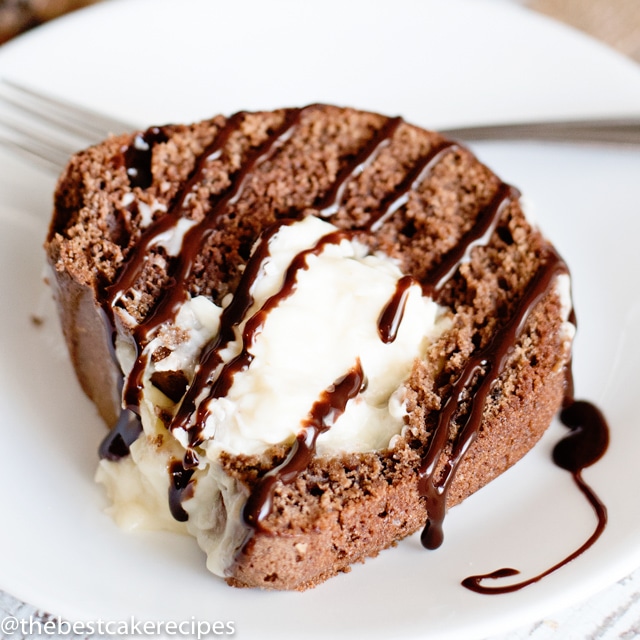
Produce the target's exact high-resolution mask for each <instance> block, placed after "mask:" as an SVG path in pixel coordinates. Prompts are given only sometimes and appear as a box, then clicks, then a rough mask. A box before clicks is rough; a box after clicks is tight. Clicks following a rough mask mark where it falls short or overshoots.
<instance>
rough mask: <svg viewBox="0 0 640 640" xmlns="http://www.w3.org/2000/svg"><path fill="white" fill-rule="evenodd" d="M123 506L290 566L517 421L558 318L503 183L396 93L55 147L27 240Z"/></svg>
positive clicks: (373, 549) (535, 394) (474, 464)
mask: <svg viewBox="0 0 640 640" xmlns="http://www.w3.org/2000/svg"><path fill="white" fill-rule="evenodd" d="M46 251H47V255H48V259H49V263H50V265H51V267H52V271H53V274H54V277H53V282H54V284H55V293H56V297H57V302H58V307H59V310H60V317H61V320H62V325H63V328H64V333H65V337H66V340H67V343H68V346H69V351H70V354H71V358H72V360H73V364H74V366H75V369H76V372H77V375H78V378H79V380H80V383H81V384H82V386H83V388H84V389H85V391H86V393H87V394H88V395H89V397H90V398H91V399H92V400H93V401H94V402H95V404H96V405H97V407H98V409H99V411H100V414H101V415H102V417H103V418H104V420H105V422H106V423H107V424H108V425H109V427H111V431H110V433H109V435H108V437H107V438H106V439H105V442H104V443H103V445H102V447H101V456H102V461H101V463H100V467H99V470H98V479H99V480H100V482H102V483H104V485H105V487H106V489H107V492H108V494H109V496H110V498H111V500H112V502H113V506H112V513H113V515H114V517H115V518H116V520H117V521H118V522H119V523H120V524H122V525H123V526H125V527H136V526H140V527H165V528H170V529H176V530H182V531H186V532H189V533H190V534H191V535H193V536H194V537H196V538H197V540H198V543H199V544H200V546H201V547H202V549H203V550H204V551H205V552H206V554H207V558H208V560H207V565H208V567H209V568H210V569H211V571H213V572H214V573H216V574H218V575H220V576H223V577H224V578H226V580H227V581H228V582H229V583H230V584H232V585H235V586H259V587H266V588H273V589H304V588H307V587H310V586H313V585H315V584H317V583H319V582H321V581H323V580H325V579H326V578H328V577H330V576H332V575H334V574H336V573H337V572H340V571H344V570H347V569H348V567H349V566H350V565H351V564H352V563H353V562H355V561H359V560H362V559H364V558H365V557H366V556H371V555H375V554H376V553H378V552H379V551H380V550H382V549H384V548H386V547H388V546H390V545H392V544H393V543H394V542H395V541H397V540H399V539H401V538H403V537H405V536H407V535H409V534H411V533H413V532H415V531H417V530H420V529H422V530H423V533H422V540H423V543H424V545H425V546H426V547H429V548H435V547H437V546H439V545H440V543H441V541H442V527H441V525H442V520H443V518H444V514H445V510H446V509H447V508H448V507H450V506H452V505H455V504H457V503H459V502H460V501H461V500H463V499H464V498H465V497H467V496H469V495H470V494H471V493H473V492H474V491H476V490H477V489H479V488H480V487H482V486H483V485H485V484H486V483H487V482H489V481H491V480H492V479H493V478H495V477H496V476H498V475H499V474H500V473H502V472H503V471H505V470H506V469H508V468H509V467H510V466H511V465H512V464H514V463H515V462H516V461H517V460H518V459H520V458H521V457H522V456H523V455H524V454H525V453H526V452H527V451H528V450H529V449H531V447H532V446H533V445H534V444H535V442H536V441H537V440H538V439H539V438H540V436H541V435H542V433H543V432H544V430H545V429H546V427H547V426H548V425H549V423H550V421H551V419H552V417H553V415H554V414H555V412H556V411H557V409H558V408H559V406H560V404H561V401H562V398H563V395H564V390H565V380H566V375H565V374H566V371H565V370H566V368H567V366H568V362H569V360H570V345H571V340H572V337H573V331H574V327H573V324H571V322H570V315H571V304H570V299H569V279H568V274H567V269H566V266H565V265H564V263H563V261H562V260H561V259H560V257H559V256H558V254H557V253H556V251H555V250H554V248H553V247H552V246H551V244H550V243H549V242H548V241H547V240H546V239H545V238H544V237H543V236H542V235H541V234H540V232H539V231H538V230H537V229H536V228H534V227H532V226H531V224H530V223H529V222H528V221H527V220H526V218H525V216H524V214H523V211H522V208H521V204H520V199H519V193H518V192H517V190H516V189H515V188H513V187H511V186H509V185H506V184H504V183H502V182H501V181H500V179H499V178H497V177H496V176H495V175H494V174H493V173H492V172H491V171H490V170H489V169H488V168H487V167H485V166H484V165H483V164H481V163H480V162H479V161H478V160H477V159H476V158H475V157H474V156H473V155H472V154H471V152H470V151H469V150H467V149H466V148H464V147H463V146H461V145H459V144H457V143H455V142H452V141H450V140H446V139H444V138H443V137H442V136H440V135H439V134H437V133H434V132H430V131H425V130H423V129H420V128H418V127H415V126H412V125H410V124H407V123H405V122H404V121H403V120H401V119H400V118H387V117H384V116H381V115H377V114H373V113H366V112H362V111H356V110H352V109H343V108H338V107H333V106H326V105H312V106H309V107H306V108H302V109H283V110H279V111H274V112H263V113H243V112H242V113H238V114H236V115H233V116H232V117H229V118H225V117H223V116H217V117H215V118H213V119H211V120H208V121H204V122H200V123H198V124H194V125H191V126H178V125H168V126H163V127H154V128H150V129H148V130H147V131H144V132H139V133H136V134H132V135H125V136H120V137H114V138H111V139H109V140H107V141H105V142H103V143H102V144H99V145H97V146H95V147H92V148H90V149H88V150H86V151H83V152H81V153H79V154H77V155H76V156H74V157H73V158H72V159H71V161H70V163H69V165H68V167H67V169H66V170H65V172H64V174H63V175H62V176H61V178H60V181H59V183H58V188H57V192H56V197H55V211H54V216H53V220H52V223H51V228H50V232H49V236H48V239H47V242H46Z"/></svg>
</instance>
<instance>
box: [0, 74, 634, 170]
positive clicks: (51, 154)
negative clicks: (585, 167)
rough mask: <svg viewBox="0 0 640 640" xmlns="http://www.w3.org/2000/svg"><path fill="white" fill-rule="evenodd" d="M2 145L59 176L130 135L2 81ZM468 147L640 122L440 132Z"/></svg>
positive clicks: (605, 131) (599, 135) (581, 134)
mask: <svg viewBox="0 0 640 640" xmlns="http://www.w3.org/2000/svg"><path fill="white" fill-rule="evenodd" d="M0 105H2V107H3V108H2V109H1V110H0V144H4V145H6V146H10V147H11V148H12V149H14V150H16V151H18V152H20V153H22V154H25V155H27V156H29V157H30V158H31V159H35V160H37V161H39V162H40V163H41V164H42V165H43V166H45V167H46V168H47V169H49V170H51V171H53V172H55V173H56V174H57V173H59V172H60V171H61V170H62V168H63V167H64V166H65V164H66V162H67V160H68V158H69V157H70V156H71V155H72V154H73V153H74V152H76V151H77V150H79V149H81V148H84V147H87V146H89V145H90V144H94V143H96V142H99V141H100V140H102V139H104V138H106V137H107V136H108V135H109V134H118V133H124V132H126V131H132V130H134V129H135V127H134V126H133V125H132V124H130V123H127V122H123V121H120V120H116V119H114V118H110V117H109V116H106V115H104V114H101V113H98V112H96V111H92V110H89V109H86V108H84V107H81V106H80V105H76V104H72V103H70V102H67V101H65V100H61V99H59V98H54V97H52V96H49V95H46V94H43V93H40V92H38V91H36V90H34V89H31V88H29V87H26V86H24V85H22V84H20V83H17V82H15V81H11V80H6V79H4V80H1V81H0ZM441 132H442V133H443V134H445V135H446V136H448V137H451V138H454V139H457V140H461V141H465V142H474V141H483V140H517V139H520V140H550V141H558V142H571V143H607V144H625V145H637V144H640V116H637V117H629V118H608V119H607V118H597V119H591V120H563V121H540V122H520V123H504V124H490V125H483V126H464V127H457V128H448V129H443V130H441Z"/></svg>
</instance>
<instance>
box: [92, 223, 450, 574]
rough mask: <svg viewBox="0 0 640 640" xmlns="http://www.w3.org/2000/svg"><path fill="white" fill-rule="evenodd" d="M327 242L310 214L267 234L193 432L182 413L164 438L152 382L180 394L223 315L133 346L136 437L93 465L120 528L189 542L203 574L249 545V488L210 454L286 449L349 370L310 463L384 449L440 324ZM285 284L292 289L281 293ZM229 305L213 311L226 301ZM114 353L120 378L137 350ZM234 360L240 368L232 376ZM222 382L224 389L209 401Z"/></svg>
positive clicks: (442, 314) (123, 346)
mask: <svg viewBox="0 0 640 640" xmlns="http://www.w3.org/2000/svg"><path fill="white" fill-rule="evenodd" d="M336 231H337V229H336V227H334V226H333V225H331V224H330V223H329V222H326V221H324V220H320V219H319V218H316V217H313V216H308V217H305V218H304V219H302V220H301V221H297V222H292V223H290V224H284V225H282V226H281V227H280V228H279V229H278V230H277V231H276V232H275V234H273V235H272V236H271V237H270V239H269V242H268V251H267V252H265V254H264V256H263V259H262V261H261V263H260V265H259V270H258V274H257V276H256V277H255V278H254V280H253V282H252V283H251V288H250V293H251V298H252V301H251V304H250V306H249V307H248V309H247V310H246V313H244V315H243V317H242V320H241V321H240V322H239V323H238V324H237V325H235V326H234V327H233V339H232V340H230V341H228V342H225V343H223V344H222V345H221V346H220V348H219V349H218V354H217V355H218V359H219V363H218V365H217V367H216V369H215V371H214V375H213V381H212V382H211V384H209V385H206V386H205V387H204V388H203V390H202V391H201V392H200V393H199V394H198V398H197V407H198V410H199V412H198V414H197V415H200V416H201V415H204V416H206V418H205V419H203V420H202V421H201V422H200V423H199V424H195V421H196V420H197V419H196V418H195V417H194V416H193V415H192V416H191V418H190V421H188V422H186V423H184V424H180V425H179V426H178V427H177V428H176V427H175V426H173V428H171V418H172V417H173V416H175V415H176V413H177V412H178V410H179V408H180V402H178V403H176V402H174V400H172V399H170V398H169V397H167V396H166V395H165V394H164V393H163V392H162V391H161V390H160V389H159V388H157V387H156V386H155V385H154V382H153V381H154V379H155V378H156V376H158V375H163V374H172V375H175V374H176V372H179V373H180V375H181V376H183V377H184V380H185V384H186V385H187V386H189V385H191V384H192V383H193V381H194V378H195V377H196V376H197V375H198V368H199V364H198V362H199V358H200V354H201V353H202V351H203V349H204V348H205V347H206V346H207V345H208V344H210V343H211V342H212V341H214V340H215V339H216V336H217V335H218V334H219V332H220V324H221V318H222V316H223V313H224V309H223V308H222V307H219V306H217V305H215V304H214V303H213V302H212V301H211V300H209V299H208V298H205V297H203V296H199V297H195V298H192V299H188V300H187V301H186V302H184V303H183V304H182V306H181V307H180V310H179V312H178V314H177V316H176V318H175V322H174V323H173V324H171V325H170V326H165V327H162V328H161V329H160V330H159V331H158V332H157V333H156V335H155V336H153V338H152V339H151V340H150V341H149V342H148V344H147V345H146V346H145V347H144V350H145V352H146V354H147V358H146V368H145V371H144V374H143V377H142V393H141V402H140V414H141V415H140V417H141V422H142V426H143V432H142V433H141V435H140V436H139V437H138V439H137V440H136V441H135V442H134V443H133V444H132V445H131V447H130V455H129V456H126V457H124V458H122V459H120V460H116V461H114V460H108V459H103V460H102V461H101V462H100V466H99V469H98V472H97V479H98V481H99V482H101V483H102V484H104V485H105V487H106V490H107V494H108V496H109V498H110V500H111V503H112V506H111V507H110V509H109V511H110V513H111V515H112V516H113V517H114V519H115V520H116V522H117V523H118V524H119V525H120V526H122V527H125V528H137V527H139V528H151V529H158V528H163V529H171V530H178V531H187V532H188V533H190V534H191V535H193V536H195V537H196V538H197V540H198V543H199V545H200V546H201V547H202V549H203V550H204V551H205V552H206V554H207V557H208V561H207V566H208V568H209V569H210V570H211V571H212V572H213V573H215V574H217V575H221V576H224V575H225V571H226V569H227V567H229V566H230V565H231V564H232V562H233V560H234V557H235V555H236V553H237V551H238V548H239V546H240V545H241V544H242V541H243V540H244V539H245V537H246V525H245V524H244V522H243V517H242V510H243V508H244V505H245V503H246V500H247V496H248V491H247V489H246V488H244V487H243V486H240V485H239V483H238V482H237V481H235V480H234V479H232V478H230V477H229V476H228V475H227V474H226V473H225V472H224V471H223V469H222V465H221V462H220V456H221V454H223V453H226V454H230V455H239V454H243V455H261V454H263V453H265V452H266V451H267V450H269V449H270V448H271V447H273V446H274V445H279V444H286V445H290V444H292V443H293V442H294V441H295V440H296V438H297V437H298V436H299V434H300V433H301V432H302V431H304V429H305V428H307V426H306V425H307V424H308V421H309V416H310V413H311V412H312V408H313V407H314V406H316V404H317V403H318V401H319V398H321V397H323V394H326V393H327V390H332V389H335V388H336V386H337V385H338V381H340V380H341V379H342V378H343V377H344V376H346V375H347V374H348V373H349V372H350V371H353V370H354V368H358V370H359V371H360V372H361V384H360V386H359V388H358V389H357V390H356V392H354V393H353V394H352V396H350V397H349V399H348V401H347V402H346V404H345V405H344V407H341V410H340V411H333V412H329V413H328V414H327V415H326V416H325V418H324V423H323V429H322V432H321V433H320V434H319V435H318V436H317V440H316V441H315V454H316V455H318V456H332V455H336V454H339V453H345V452H368V451H376V450H383V449H386V448H388V447H389V446H390V443H391V442H392V440H393V439H394V437H396V436H397V435H398V434H400V433H401V431H402V428H403V426H404V424H405V420H404V418H405V415H406V408H405V387H404V383H405V381H406V380H407V378H408V377H409V374H410V373H411V370H412V367H413V364H414V362H415V361H416V359H423V358H425V357H426V353H427V350H428V348H429V346H430V345H431V344H433V342H434V341H435V340H437V339H438V338H439V337H440V336H441V335H442V334H443V333H444V332H445V331H446V330H447V329H448V328H449V327H450V326H451V317H450V312H449V311H448V310H445V309H444V308H443V307H440V306H439V305H437V304H436V303H435V302H434V301H433V300H432V299H431V298H429V297H426V296H424V295H423V293H422V289H421V287H420V286H419V285H418V284H417V283H415V282H407V281H406V278H404V276H403V273H402V272H401V270H400V269H399V267H398V266H397V264H396V263H395V262H394V261H393V260H392V259H391V258H389V257H388V256H385V255H380V254H372V253H370V251H369V249H368V248H367V247H366V246H365V245H363V244H362V243H360V242H358V241H357V239H355V238H354V237H351V236H349V235H345V234H343V235H339V234H336ZM286 283H289V284H291V283H293V286H290V287H289V289H288V290H287V291H286V295H285V293H284V288H285V286H286ZM399 283H400V284H402V285H403V286H402V291H401V293H402V295H399V292H400V284H399ZM228 298H229V299H225V300H224V306H228V305H230V304H232V303H233V300H232V299H231V298H230V297H228ZM392 301H393V305H395V306H394V309H395V317H394V319H393V323H392V324H394V326H393V327H392V329H389V327H387V328H386V334H385V331H383V327H382V326H381V317H382V316H383V314H384V311H385V309H386V310H389V307H390V306H393V305H392V304H391V303H392ZM391 315H394V314H393V313H392V314H391ZM256 319H259V320H260V321H259V322H256ZM116 352H117V356H118V359H119V362H120V364H121V367H122V369H123V371H125V372H129V371H130V370H131V368H132V367H133V363H134V361H135V358H136V352H135V350H134V349H133V347H132V346H131V345H130V344H129V343H128V342H127V341H126V340H123V339H120V340H118V341H117V344H116ZM241 358H245V362H246V366H242V367H237V368H236V369H235V370H233V369H232V365H233V364H234V363H235V362H237V361H238V360H239V359H241ZM222 378H224V379H225V381H226V384H223V385H222V387H223V390H224V392H223V393H221V392H219V391H218V392H217V393H212V392H211V389H212V386H213V388H214V389H216V388H218V387H216V381H218V382H219V381H220V380H221V379H222ZM218 386H220V385H219V384H218ZM168 427H169V428H168ZM194 427H197V428H198V430H199V431H198V433H199V437H198V442H197V446H196V447H195V450H196V451H197V467H195V468H194V470H193V475H192V476H191V478H190V483H189V485H190V486H189V490H188V491H186V492H184V493H183V494H182V497H181V504H180V507H179V509H180V510H181V511H182V510H183V512H184V514H185V516H186V517H185V518H184V519H183V520H184V521H178V520H177V519H176V518H175V517H174V515H175V505H174V507H173V512H172V507H171V505H170V501H169V499H168V495H169V494H170V489H171V474H170V471H169V469H170V468H171V465H172V462H173V461H176V460H182V459H183V458H184V457H185V455H186V454H187V452H188V451H189V450H190V449H191V450H193V448H194V446H193V444H194V443H193V441H192V435H191V431H192V429H193V428H194Z"/></svg>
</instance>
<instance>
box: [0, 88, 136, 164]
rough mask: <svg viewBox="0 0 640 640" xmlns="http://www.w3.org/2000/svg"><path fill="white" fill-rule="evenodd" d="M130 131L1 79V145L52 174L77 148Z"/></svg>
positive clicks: (121, 124)
mask: <svg viewBox="0 0 640 640" xmlns="http://www.w3.org/2000/svg"><path fill="white" fill-rule="evenodd" d="M132 128H133V127H132V126H131V125H130V124H128V123H125V122H122V121H120V120H117V119H115V118H110V117H107V116H105V115H103V114H100V113H97V112H96V111H93V110H90V109H85V108H83V107H81V106H79V105H75V104H72V103H70V102H68V101H65V100H62V99H59V98H56V97H54V96H51V95H47V94H42V93H40V92H38V91H35V90H33V89H31V88H29V87H26V86H24V85H22V84H20V83H18V82H15V81H13V80H7V79H2V80H0V144H4V145H5V146H9V147H10V148H12V149H13V150H16V151H19V152H20V153H23V154H26V155H28V156H29V157H30V159H36V160H38V161H39V162H40V163H41V164H43V165H44V166H45V167H47V168H49V169H52V170H53V171H55V172H59V171H60V170H61V169H62V168H63V167H64V166H65V164H66V162H67V160H68V159H69V157H70V156H71V155H72V154H73V153H75V152H76V151H78V150H79V149H82V148H84V147H87V146H89V145H91V144H94V143H96V142H98V141H100V140H102V139H104V138H106V137H107V136H109V135H110V134H118V133H123V132H125V131H130V130H131V129H132Z"/></svg>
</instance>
